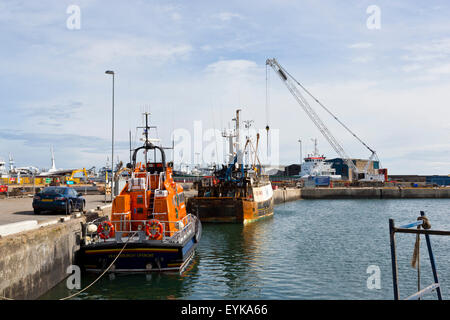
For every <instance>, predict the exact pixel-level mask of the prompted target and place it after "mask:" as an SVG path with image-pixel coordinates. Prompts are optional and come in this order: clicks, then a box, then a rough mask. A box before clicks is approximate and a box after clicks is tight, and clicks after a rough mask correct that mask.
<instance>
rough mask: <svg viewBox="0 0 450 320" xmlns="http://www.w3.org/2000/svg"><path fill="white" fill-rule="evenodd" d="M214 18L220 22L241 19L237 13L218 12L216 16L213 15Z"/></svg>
mask: <svg viewBox="0 0 450 320" xmlns="http://www.w3.org/2000/svg"><path fill="white" fill-rule="evenodd" d="M214 17H215V18H218V19H219V20H221V21H230V20H231V19H234V18H236V19H240V20H242V19H243V16H242V15H240V14H238V13H232V12H220V13H218V14H215V15H214Z"/></svg>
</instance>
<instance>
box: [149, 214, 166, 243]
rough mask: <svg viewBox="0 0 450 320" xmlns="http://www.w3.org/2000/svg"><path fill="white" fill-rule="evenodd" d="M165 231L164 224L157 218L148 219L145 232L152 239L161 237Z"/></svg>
mask: <svg viewBox="0 0 450 320" xmlns="http://www.w3.org/2000/svg"><path fill="white" fill-rule="evenodd" d="M162 233H163V225H162V223H161V222H159V221H158V220H156V219H153V220H150V221H147V222H146V224H145V234H147V236H148V237H149V238H150V239H151V240H156V239H159V238H160V237H161V235H162Z"/></svg>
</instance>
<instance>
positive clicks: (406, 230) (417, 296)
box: [389, 211, 450, 300]
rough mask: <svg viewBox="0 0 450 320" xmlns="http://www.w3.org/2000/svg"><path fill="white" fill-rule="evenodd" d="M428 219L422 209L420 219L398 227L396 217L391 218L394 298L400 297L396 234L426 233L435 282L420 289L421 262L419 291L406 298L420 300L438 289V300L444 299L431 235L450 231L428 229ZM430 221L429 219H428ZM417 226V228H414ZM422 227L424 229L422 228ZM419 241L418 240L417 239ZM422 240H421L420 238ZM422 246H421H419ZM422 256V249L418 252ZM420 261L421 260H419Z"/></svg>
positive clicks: (442, 234)
mask: <svg viewBox="0 0 450 320" xmlns="http://www.w3.org/2000/svg"><path fill="white" fill-rule="evenodd" d="M425 219H426V217H425V213H424V211H420V217H419V218H418V221H415V222H412V223H409V224H406V225H402V226H399V227H396V226H395V224H394V219H389V233H390V244H391V260H392V282H393V286H394V299H395V300H399V299H400V293H399V288H398V263H397V252H396V245H395V234H396V233H414V234H416V235H417V236H418V237H420V235H421V234H424V235H425V240H426V242H427V249H428V256H429V258H430V264H431V270H432V272H433V279H434V283H433V284H431V285H429V286H427V287H426V288H424V289H422V290H421V289H420V264H419V265H418V266H417V268H418V291H417V292H416V293H414V294H412V295H410V296H409V297H407V298H406V300H420V299H421V298H422V297H423V296H424V295H425V294H427V293H431V292H433V291H436V293H437V298H438V300H442V292H441V285H440V283H439V279H438V274H437V270H436V261H435V259H434V255H433V250H432V249H431V240H430V235H441V236H450V231H445V230H431V229H428V228H429V227H430V226H428V227H425V228H427V229H425V228H424V220H425ZM427 221H428V220H427ZM414 227H417V229H412V228H414ZM421 227H422V229H420V228H421ZM416 241H417V240H416ZM419 241H420V240H419ZM419 248H420V246H419ZM418 255H419V257H420V251H419V252H418ZM418 261H420V260H418Z"/></svg>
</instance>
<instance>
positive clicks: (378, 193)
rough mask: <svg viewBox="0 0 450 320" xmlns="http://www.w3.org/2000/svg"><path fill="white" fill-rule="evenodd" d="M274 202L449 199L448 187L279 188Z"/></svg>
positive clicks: (274, 193)
mask: <svg viewBox="0 0 450 320" xmlns="http://www.w3.org/2000/svg"><path fill="white" fill-rule="evenodd" d="M273 198H274V203H275V204H279V203H284V202H288V201H294V200H300V199H305V200H307V199H311V200H312V199H449V198H450V188H286V189H284V188H280V189H276V190H274V191H273Z"/></svg>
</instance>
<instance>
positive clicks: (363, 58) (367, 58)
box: [352, 55, 373, 63]
mask: <svg viewBox="0 0 450 320" xmlns="http://www.w3.org/2000/svg"><path fill="white" fill-rule="evenodd" d="M372 60H373V57H372V56H367V55H366V56H359V57H355V58H353V59H352V62H356V63H367V62H370V61H372Z"/></svg>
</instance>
